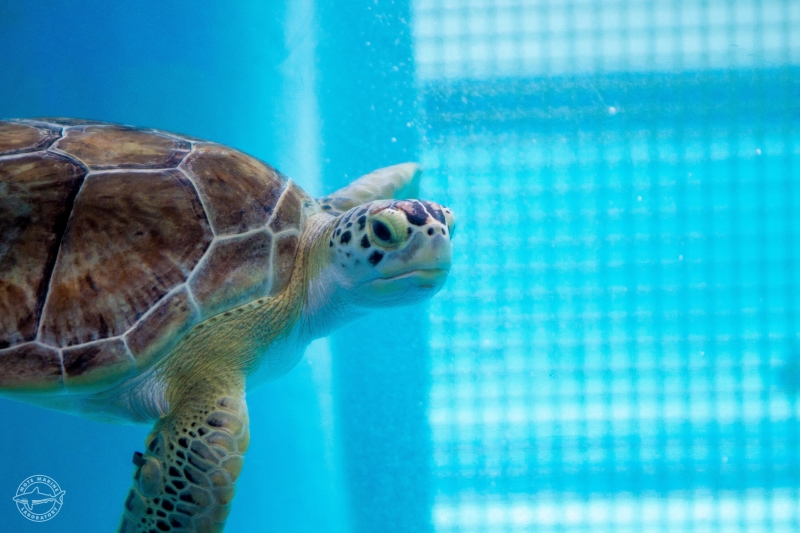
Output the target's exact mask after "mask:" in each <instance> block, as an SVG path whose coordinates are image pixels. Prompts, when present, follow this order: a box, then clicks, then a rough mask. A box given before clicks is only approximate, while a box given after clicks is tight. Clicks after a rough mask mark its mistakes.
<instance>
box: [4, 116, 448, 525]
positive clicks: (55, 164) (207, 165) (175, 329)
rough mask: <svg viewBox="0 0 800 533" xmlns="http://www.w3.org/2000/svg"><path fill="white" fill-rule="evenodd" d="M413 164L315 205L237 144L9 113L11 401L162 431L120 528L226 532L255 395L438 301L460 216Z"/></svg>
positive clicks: (139, 461) (7, 369) (139, 471)
mask: <svg viewBox="0 0 800 533" xmlns="http://www.w3.org/2000/svg"><path fill="white" fill-rule="evenodd" d="M418 174H419V168H418V167H417V166H416V165H415V164H413V163H404V164H400V165H396V166H392V167H388V168H384V169H381V170H377V171H375V172H372V173H370V174H367V175H366V176H363V177H361V178H359V179H358V180H356V181H355V182H353V183H351V184H350V185H349V186H347V187H345V188H344V189H341V190H339V191H337V192H335V193H333V194H331V195H330V196H327V197H325V198H322V199H320V200H314V199H313V198H311V197H310V196H309V195H308V194H306V193H305V192H304V191H303V190H302V189H301V188H300V187H299V186H298V185H297V184H296V183H294V182H293V181H292V180H290V179H287V178H286V177H285V176H283V175H282V174H281V173H279V172H278V171H276V170H275V169H274V168H272V167H270V166H269V165H267V164H265V163H262V162H261V161H259V160H257V159H255V158H253V157H250V156H248V155H245V154H243V153H242V152H239V151H237V150H234V149H232V148H228V147H226V146H222V145H220V144H215V143H211V142H205V141H202V140H199V139H196V138H193V137H187V136H184V135H175V134H172V133H166V132H163V131H158V130H150V129H138V128H133V127H126V126H120V125H117V124H109V123H102V122H93V121H88V120H73V119H60V118H41V119H34V120H12V121H6V122H0V393H1V394H2V395H3V396H6V397H9V398H13V399H17V400H21V401H26V402H29V403H33V404H37V405H41V406H45V407H49V408H53V409H59V410H65V411H69V412H73V413H77V414H80V415H84V416H89V417H93V418H98V419H103V420H110V421H126V422H135V423H143V422H153V421H154V422H155V423H154V426H153V430H152V431H151V432H150V434H149V436H148V437H147V439H146V441H145V451H144V453H140V452H136V453H134V458H133V462H134V464H135V469H134V475H133V485H132V487H131V490H130V492H129V494H128V496H127V498H126V499H125V503H124V511H123V516H122V519H121V523H120V527H119V530H120V531H123V532H162V531H170V532H174V533H175V532H190V531H191V532H200V531H203V532H207V531H221V530H222V529H223V527H224V523H225V519H226V517H227V516H228V512H229V510H230V504H231V500H232V498H233V493H234V483H235V481H236V478H237V477H238V475H239V472H240V470H241V468H242V459H243V454H244V452H245V450H246V449H247V446H248V443H249V430H248V418H247V407H246V404H245V386H247V387H252V386H253V385H254V384H257V383H260V382H264V381H268V380H270V379H274V378H275V377H277V376H280V375H281V374H284V373H285V372H287V371H288V370H289V369H291V368H292V367H293V366H294V365H295V364H297V362H298V360H299V358H300V357H301V356H302V354H303V351H304V349H305V347H306V346H307V345H308V343H309V342H310V341H311V340H313V339H315V338H318V337H321V336H324V335H327V334H328V333H329V332H330V331H331V330H332V329H334V328H336V327H339V326H341V325H343V324H344V323H346V322H348V321H350V320H352V319H354V318H356V317H358V316H361V315H363V314H365V313H366V312H368V311H369V309H371V308H375V307H384V306H393V305H402V304H411V303H414V302H418V301H421V300H424V299H427V298H430V297H431V296H433V295H434V294H435V293H436V292H437V291H438V290H439V289H440V288H441V287H442V284H443V283H444V281H445V278H446V277H447V274H448V271H449V269H450V260H451V243H450V238H451V237H452V233H453V230H454V221H455V219H454V216H453V213H452V212H451V211H450V210H449V209H447V208H445V207H442V206H440V205H438V204H436V203H433V202H426V201H422V200H405V199H404V198H406V194H407V193H408V192H411V191H413V189H414V187H415V185H416V183H417V180H416V179H415V178H416V176H417V175H418Z"/></svg>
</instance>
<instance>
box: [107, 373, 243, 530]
mask: <svg viewBox="0 0 800 533" xmlns="http://www.w3.org/2000/svg"><path fill="white" fill-rule="evenodd" d="M198 385H199V386H198V387H197V389H199V390H195V391H194V394H191V393H190V394H184V395H182V398H181V399H180V400H179V401H178V402H176V403H175V404H173V406H172V407H171V409H170V412H169V413H168V414H167V415H166V416H164V417H163V418H161V419H160V420H159V421H158V422H156V424H155V426H154V427H153V431H151V432H150V435H148V437H147V440H146V442H145V444H146V451H145V453H144V454H140V453H138V452H137V453H136V454H134V464H135V465H136V470H135V472H134V475H133V486H132V487H131V490H130V492H129V493H128V497H127V498H126V499H125V510H124V513H123V516H122V522H121V524H120V527H119V532H120V533H133V532H135V533H150V532H161V531H167V532H170V533H199V532H203V533H205V532H220V531H222V529H223V528H224V526H225V520H226V519H227V517H228V513H229V512H230V506H231V505H230V504H231V500H232V499H233V494H234V483H235V482H236V478H237V477H239V472H240V471H241V469H242V462H243V458H244V452H245V451H246V450H247V446H248V444H249V441H250V431H249V427H248V424H249V422H248V417H247V405H246V404H245V400H244V386H243V385H244V384H243V382H241V383H239V382H236V383H229V384H227V385H228V386H227V387H216V386H215V387H209V386H208V384H207V383H200V384H198ZM210 391H214V392H213V393H209V392H210Z"/></svg>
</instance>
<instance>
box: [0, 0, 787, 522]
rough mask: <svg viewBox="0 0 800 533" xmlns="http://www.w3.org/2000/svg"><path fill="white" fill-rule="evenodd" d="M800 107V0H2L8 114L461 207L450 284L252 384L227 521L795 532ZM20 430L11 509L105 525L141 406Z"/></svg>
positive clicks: (36, 416) (4, 448)
mask: <svg viewBox="0 0 800 533" xmlns="http://www.w3.org/2000/svg"><path fill="white" fill-rule="evenodd" d="M798 102H800V4H798V3H797V2H792V1H791V0H760V1H759V0H704V1H699V2H688V1H685V0H667V1H660V0H529V1H525V0H413V1H404V0H393V1H390V0H349V1H347V2H332V1H325V0H296V1H294V2H281V1H275V2H254V1H240V2H229V3H223V2H207V3H203V4H202V5H200V4H198V3H194V2H188V1H186V2H177V1H161V2H155V1H152V0H145V1H139V2H101V1H99V0H82V1H73V2H63V1H62V2H58V1H52V0H45V1H39V2H23V1H19V0H3V1H2V2H0V117H2V118H12V117H32V116H74V117H81V118H90V119H98V120H107V121H112V122H121V123H125V124H131V125H135V126H144V127H152V128H159V129H165V130H170V131H176V132H181V133H186V134H189V135H192V136H196V137H201V138H207V139H209V140H214V141H217V142H221V143H225V144H229V145H231V146H233V147H235V148H238V149H241V150H243V151H245V152H247V153H250V154H252V155H254V156H256V157H259V158H261V159H263V160H265V161H268V162H270V163H272V164H273V165H275V166H276V167H277V168H279V169H280V170H281V171H282V172H284V173H285V174H287V175H289V176H291V177H292V178H294V179H295V180H296V181H298V182H299V183H300V184H301V185H302V186H303V187H304V188H305V189H306V190H308V191H309V192H311V193H312V194H313V195H315V196H319V195H322V194H324V193H325V192H329V191H332V190H335V189H337V188H339V187H341V186H343V185H344V184H346V183H348V182H349V181H351V180H352V179H354V178H355V177H357V176H359V175H361V174H364V173H366V172H368V171H370V170H372V169H374V168H378V167H382V166H386V165H389V164H394V163H397V162H401V161H407V160H418V161H421V162H422V164H423V166H424V167H425V169H426V172H425V174H424V175H423V183H422V196H423V197H425V198H427V199H431V200H434V201H437V202H440V203H443V204H446V205H448V206H450V207H451V208H453V210H454V211H455V213H456V215H457V217H458V228H457V231H456V234H455V238H454V242H453V244H454V254H455V255H454V258H455V260H454V265H453V269H452V271H451V274H450V279H449V281H448V282H447V284H446V285H445V288H444V289H443V290H442V292H441V293H440V294H439V295H437V296H436V297H435V298H434V299H433V300H432V301H431V302H430V303H428V304H425V305H420V306H416V307H411V308H404V309H396V310H387V311H379V312H376V313H374V314H373V315H372V316H370V317H368V318H365V319H362V320H359V321H358V322H355V323H353V324H351V325H349V326H347V327H345V328H344V329H343V330H342V331H340V332H338V333H336V334H335V335H333V336H332V337H330V338H329V339H325V340H321V341H318V342H316V343H315V344H314V345H312V346H311V348H309V350H308V352H307V356H306V358H304V360H303V361H302V362H301V363H300V364H299V365H298V367H297V368H295V369H294V370H293V371H292V372H291V373H289V374H288V375H287V376H285V377H283V378H280V379H279V380H277V381H275V382H274V383H271V384H268V385H265V386H263V387H262V388H261V389H258V390H256V391H251V392H250V393H249V394H248V405H249V409H250V416H251V434H252V441H251V447H250V450H249V451H248V453H247V457H246V461H245V468H244V470H243V472H242V475H241V477H240V480H239V482H238V484H237V487H238V488H237V496H236V498H235V501H234V502H235V503H234V506H233V511H232V513H231V516H230V518H229V520H228V525H227V528H226V531H229V532H251V531H280V532H298V533H300V532H303V533H305V532H342V533H346V532H347V533H350V532H352V533H362V532H364V533H366V532H387V533H392V532H398V533H399V532H404V533H405V532H430V533H433V532H437V533H438V532H442V533H444V532H447V533H450V532H459V533H501V532H503V533H505V532H515V533H516V532H540V531H541V532H548V533H549V532H587V533H588V532H592V533H594V532H651V531H653V532H701V531H702V532H745V531H746V532H748V533H749V532H773V531H775V532H794V531H798V530H800V424H798V417H799V416H800V406H799V405H798V397H797V395H798V392H800V358H799V357H800V337H798V332H800V273H799V272H798V270H800V251H799V250H800V182H799V181H798V179H799V178H800V123H798V119H800V115H799V114H798V113H799V112H800V103H798ZM0 363H1V362H0ZM0 428H1V429H0V437H1V438H0V532H6V531H8V532H14V533H16V532H24V533H27V532H34V531H35V532H42V533H43V532H48V533H49V532H107V531H113V530H114V528H115V527H116V525H117V523H118V520H119V515H120V512H121V510H122V503H123V500H124V497H125V495H126V493H127V490H128V488H129V486H130V482H131V474H132V472H133V465H132V463H131V457H132V453H133V451H134V450H141V449H142V448H143V443H144V438H145V436H146V434H147V433H148V431H149V428H148V427H145V426H115V425H107V424H101V423H98V422H93V421H88V420H84V419H81V418H78V417H74V416H71V415H67V414H61V413H57V412H52V411H46V410H43V409H39V408H36V407H31V406H27V405H24V404H20V403H16V402H12V401H9V400H0ZM33 474H46V475H48V476H50V477H52V478H54V479H55V480H56V481H57V482H58V483H59V484H60V485H61V487H62V488H63V489H65V490H66V491H67V493H66V495H65V498H64V505H63V508H62V509H61V511H60V512H59V514H58V515H57V516H56V517H55V518H53V519H52V520H51V521H49V522H46V523H40V524H35V523H31V522H29V521H27V520H26V519H24V518H23V517H22V516H21V515H20V514H19V513H18V512H17V510H16V507H15V505H14V502H13V500H12V497H13V495H14V493H15V491H16V489H17V486H18V485H19V483H20V482H21V481H22V480H23V479H25V478H26V477H27V476H30V475H33Z"/></svg>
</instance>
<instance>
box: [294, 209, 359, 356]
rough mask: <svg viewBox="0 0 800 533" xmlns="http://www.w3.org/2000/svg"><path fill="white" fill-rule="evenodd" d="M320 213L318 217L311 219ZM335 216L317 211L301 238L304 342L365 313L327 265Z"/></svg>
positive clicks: (327, 332)
mask: <svg viewBox="0 0 800 533" xmlns="http://www.w3.org/2000/svg"><path fill="white" fill-rule="evenodd" d="M317 217H320V218H319V219H318V220H315V219H316V218H317ZM337 220H338V219H337V218H336V217H331V216H330V215H327V214H320V215H317V216H315V217H313V218H312V219H311V220H309V227H308V229H307V230H306V231H307V232H309V233H310V234H307V236H304V237H305V238H304V239H303V240H304V241H305V242H306V243H308V250H307V253H306V264H305V268H304V272H305V273H306V276H307V277H306V287H307V289H306V295H305V303H304V305H303V313H302V317H301V320H302V322H303V332H304V336H305V337H306V339H304V340H306V341H307V342H311V341H312V340H314V339H318V338H320V337H324V336H326V335H328V334H329V333H331V332H332V331H333V330H334V329H336V328H338V327H339V326H342V325H344V324H346V323H348V322H351V321H353V320H355V319H357V318H360V317H362V316H364V315H365V314H367V310H366V309H363V308H361V307H358V306H356V305H354V304H353V303H352V299H351V298H349V297H348V296H349V295H348V292H347V290H346V289H345V288H344V287H342V284H341V282H340V281H339V280H338V279H337V278H336V275H335V273H334V269H333V268H331V264H330V259H329V258H328V241H329V240H330V238H331V234H332V233H333V231H334V229H335V227H336V221H337Z"/></svg>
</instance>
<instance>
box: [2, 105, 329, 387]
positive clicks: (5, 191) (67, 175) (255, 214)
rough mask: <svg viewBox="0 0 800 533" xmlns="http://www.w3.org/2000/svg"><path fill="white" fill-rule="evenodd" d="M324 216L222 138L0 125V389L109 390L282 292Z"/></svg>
mask: <svg viewBox="0 0 800 533" xmlns="http://www.w3.org/2000/svg"><path fill="white" fill-rule="evenodd" d="M314 209H316V203H315V202H314V200H312V199H311V198H310V197H309V196H308V195H306V193H305V192H303V191H302V189H300V188H299V187H298V186H297V185H296V184H294V183H293V182H292V181H291V180H288V179H287V178H286V177H284V176H283V175H281V174H280V173H279V172H277V171H276V170H275V169H274V168H272V167H270V166H269V165H267V164H265V163H262V162H261V161H259V160H257V159H255V158H253V157H250V156H248V155H245V154H243V153H242V152H239V151H237V150H234V149H232V148H228V147H226V146H222V145H219V144H215V143H210V142H203V141H200V140H198V139H194V138H191V137H185V136H181V135H175V134H171V133H166V132H163V131H157V130H146V129H137V128H131V127H126V126H120V125H117V124H108V123H100V122H92V121H81V120H74V119H57V118H54V119H49V118H47V119H36V120H19V121H7V122H2V121H0V390H6V391H59V390H61V391H64V390H66V391H76V392H82V391H96V390H103V389H106V388H109V387H111V386H113V385H114V384H116V383H119V382H120V381H122V380H124V379H127V378H129V377H131V376H133V375H135V374H137V373H139V372H141V371H142V370H143V369H145V368H147V367H149V366H151V365H152V364H153V363H154V362H155V361H157V360H159V359H160V358H162V357H165V356H166V355H167V354H169V352H170V350H171V349H172V348H173V347H174V346H175V345H176V344H177V343H178V341H179V340H180V339H181V337H182V336H183V335H184V334H185V333H186V332H187V331H188V330H189V329H190V328H191V327H192V326H194V325H195V324H197V323H198V322H200V321H202V320H204V319H206V318H208V317H209V316H212V315H215V314H218V313H221V312H224V311H227V310H229V309H232V308H234V307H237V306H239V305H241V304H243V303H246V302H248V301H251V300H253V299H256V298H260V297H264V296H274V295H277V294H279V293H280V292H281V291H283V290H284V289H285V288H286V286H287V284H288V281H289V277H290V275H291V272H292V268H293V265H294V258H295V254H296V252H297V247H298V243H299V240H300V234H301V232H302V230H303V225H304V223H305V219H306V217H307V215H308V214H309V213H310V212H311V211H312V210H314Z"/></svg>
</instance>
